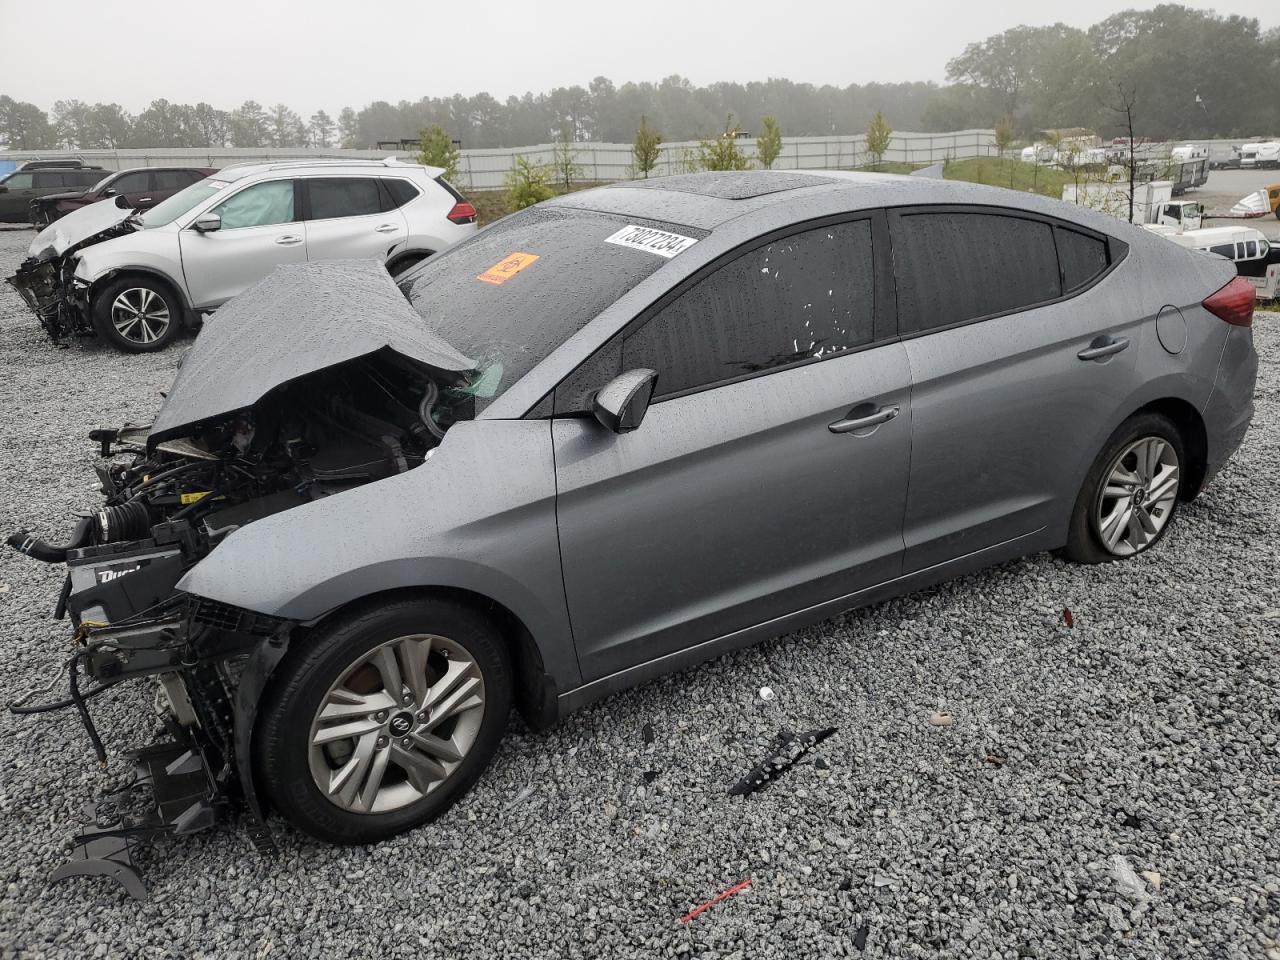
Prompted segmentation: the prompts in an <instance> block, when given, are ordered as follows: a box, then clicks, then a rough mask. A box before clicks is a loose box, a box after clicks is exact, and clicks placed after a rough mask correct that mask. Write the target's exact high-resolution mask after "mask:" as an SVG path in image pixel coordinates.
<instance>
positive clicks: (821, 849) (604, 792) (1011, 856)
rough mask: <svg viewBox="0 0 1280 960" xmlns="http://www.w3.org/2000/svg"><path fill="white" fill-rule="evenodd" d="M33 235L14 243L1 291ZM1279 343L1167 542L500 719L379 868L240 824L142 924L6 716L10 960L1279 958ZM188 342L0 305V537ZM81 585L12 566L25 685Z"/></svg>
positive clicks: (1279, 320)
mask: <svg viewBox="0 0 1280 960" xmlns="http://www.w3.org/2000/svg"><path fill="white" fill-rule="evenodd" d="M29 237H30V233H29V232H27V231H7V232H0V273H5V274H7V273H8V272H9V271H10V269H11V268H12V266H13V265H14V264H16V262H17V261H18V259H19V257H20V254H21V251H22V250H24V249H25V246H26V244H27V243H28V240H29ZM1278 324H1280V315H1275V314H1272V315H1270V316H1266V315H1263V316H1260V317H1259V319H1258V322H1257V324H1256V325H1255V328H1254V329H1255V331H1256V336H1257V340H1258V345H1259V352H1260V353H1261V354H1262V355H1263V358H1264V359H1263V364H1262V372H1261V379H1260V382H1259V386H1258V413H1257V418H1256V419H1255V421H1254V427H1253V430H1252V431H1251V432H1250V434H1249V436H1248V439H1247V440H1246V442H1245V445H1244V447H1243V448H1242V449H1241V451H1240V453H1239V454H1238V455H1237V456H1236V458H1235V460H1234V461H1233V462H1232V463H1231V464H1230V465H1229V466H1228V468H1227V469H1226V471H1225V472H1224V473H1223V474H1222V475H1221V476H1220V477H1219V478H1218V479H1217V480H1216V481H1215V482H1214V483H1213V484H1212V486H1211V487H1210V488H1209V489H1208V490H1206V491H1205V493H1204V494H1203V495H1202V496H1201V497H1200V498H1199V499H1198V500H1197V501H1196V502H1195V503H1193V504H1191V505H1190V506H1188V507H1186V508H1185V509H1184V510H1183V511H1182V513H1181V516H1180V518H1179V520H1178V522H1177V523H1176V524H1175V526H1174V528H1173V530H1172V531H1171V533H1170V535H1169V536H1168V537H1167V539H1166V540H1165V542H1164V543H1163V544H1162V545H1161V547H1160V548H1158V549H1157V550H1155V551H1154V552H1153V553H1150V554H1147V555H1144V556H1143V557H1141V558H1139V559H1137V560H1136V561H1130V562H1126V563H1122V564H1113V565H1109V566H1104V567H1092V568H1084V567H1076V566H1070V565H1067V564H1064V563H1061V562H1059V561H1057V560H1055V559H1053V558H1051V557H1049V556H1047V555H1038V556H1034V557H1030V558H1027V559H1024V560H1021V561H1018V562H1015V563H1010V564H1006V565H1004V566H1001V567H998V568H996V569H993V570H989V571H987V572H984V573H982V574H979V575H976V576H972V577H968V578H966V579H964V580H961V581H958V582H954V583H950V584H947V585H944V586H942V587H939V588H936V589H933V590H929V591H926V592H923V593H918V594H915V595H912V596H909V597H906V598H903V599H900V600H895V601H892V602H890V603H886V604H882V605H880V606H877V607H874V608H871V609H868V610H863V611H859V612H856V613H852V614H849V615H846V616H843V617H839V618H836V619H834V620H830V621H828V622H826V623H823V624H820V625H818V626H816V627H813V628H811V629H808V630H804V631H801V632H799V633H796V634H793V635H791V636H789V637H786V638H783V639H781V640H777V641H774V642H770V643H766V644H764V645H762V646H760V647H756V648H754V649H752V650H748V651H744V652H742V653H739V654H736V655H733V656H728V657H725V658H722V659H720V660H717V661H715V662H714V663H711V664H708V665H705V666H702V667H700V668H698V669H694V670H689V671H686V672H684V673H681V674H679V675H676V676H672V677H668V678H666V679H664V680H661V681H658V682H656V683H653V684H650V685H649V686H647V687H645V688H643V689H640V690H637V691H633V692H630V693H627V694H624V695H621V696H617V697H614V698H613V699H611V700H609V701H607V702H605V703H602V704H599V705H597V706H595V707H593V708H591V709H588V710H585V711H583V712H581V713H579V714H577V715H575V716H573V717H571V718H570V719H568V720H567V721H566V722H564V723H562V724H561V725H560V726H558V727H557V728H556V729H554V730H552V731H551V732H549V733H545V734H539V735H534V734H530V733H529V732H528V731H527V730H525V729H524V728H523V727H522V726H521V725H520V724H519V722H518V721H513V722H512V724H511V729H510V731H509V736H508V739H507V741H506V743H505V745H504V747H503V748H502V750H501V751H500V753H499V754H498V756H497V758H496V760H495V763H494V765H493V767H492V768H491V770H490V771H489V772H488V773H487V774H486V775H485V777H484V778H483V779H482V781H481V782H480V784H479V785H478V786H477V787H476V788H475V789H474V790H473V791H472V793H471V794H470V796H469V797H467V798H465V799H464V800H463V801H462V802H461V803H460V804H459V805H457V806H456V807H455V808H454V809H453V810H452V811H451V812H450V813H449V814H447V815H446V816H445V817H444V818H442V819H441V820H440V821H439V822H438V824H437V825H436V826H435V827H433V828H428V829H424V830H420V831H418V832H416V833H413V834H411V835H409V836H405V837H401V838H399V839H397V840H395V841H392V842H389V843H385V844H383V845H381V846H377V847H370V848H345V849H337V848H333V847H326V846H323V845H320V844H317V843H313V842H310V841H308V840H306V839H304V838H302V837H299V836H297V835H295V834H294V833H292V832H291V831H289V830H288V829H285V828H283V827H281V828H280V829H279V830H278V838H279V841H280V844H281V851H282V852H281V855H280V856H279V857H278V858H275V859H264V858H260V857H259V856H257V855H256V854H255V853H254V852H253V850H252V848H251V847H250V844H249V842H248V841H247V840H246V839H245V838H244V837H243V836H242V835H241V834H240V833H239V832H238V831H237V829H236V828H235V827H234V826H227V827H225V828H221V829H218V830H216V831H213V832H211V833H209V834H205V835H202V836H199V837H197V838H194V839H191V840H189V841H187V842H183V843H180V844H173V845H169V846H166V847H164V848H162V849H160V850H157V851H156V852H155V854H154V855H153V857H152V858H151V862H150V864H149V866H150V870H149V877H150V880H151V883H152V888H153V896H152V899H151V900H150V901H149V902H148V903H145V904H142V905H137V904H135V903H133V902H132V901H129V900H127V899H125V898H124V897H123V896H122V895H121V894H120V893H119V892H118V890H117V889H116V888H115V887H114V886H113V885H112V884H110V883H109V882H107V881H104V880H83V879H82V880H75V881H71V882H69V883H66V884H62V885H59V886H58V887H56V888H47V887H46V886H45V879H44V878H45V876H46V875H47V873H48V871H49V870H50V869H51V868H52V867H53V866H55V865H56V864H57V863H58V862H59V861H60V860H61V858H62V856H63V851H64V843H65V839H66V837H67V835H68V833H69V831H70V830H71V829H72V828H73V826H74V824H75V822H76V817H77V814H78V811H79V808H80V805H81V804H82V803H83V802H84V801H86V800H87V799H89V797H90V796H91V794H92V791H93V790H94V789H95V787H96V786H98V785H99V783H100V781H99V774H98V773H97V771H96V769H95V767H94V764H93V761H92V754H91V753H90V750H89V745H88V743H87V741H86V738H85V736H84V734H83V732H82V731H81V729H80V727H79V725H78V723H77V722H76V719H75V717H74V716H72V715H71V714H70V713H64V714H57V715H54V716H53V717H52V719H48V720H43V721H40V722H37V721H35V720H33V719H30V718H14V717H12V716H9V715H8V714H5V715H4V716H3V719H0V743H3V749H2V750H0V763H2V766H0V893H2V897H3V898H2V900H0V954H2V955H4V956H24V957H26V956H30V957H46V956H48V957H53V956H63V955H78V956H95V957H96V956H120V957H131V958H132V957H170V956H174V957H178V956H180V957H191V956H206V957H214V956H218V957H221V956H227V957H256V958H263V957H267V956H271V957H290V958H293V957H327V956H343V955H350V956H378V957H413V958H425V957H449V956H473V957H490V956H494V957H499V956H500V957H593V956H602V957H610V958H619V957H628V956H643V957H653V956H690V957H712V956H717V957H763V956H778V957H781V956H789V957H832V956H842V955H850V956H869V957H885V956H906V957H924V956H938V955H945V956H949V957H969V956H973V957H996V956H998V957H1011V958H1012V957H1046V958H1050V957H1051V958H1059V957H1095V956H1121V955H1122V956H1126V957H1130V956H1132V957H1213V958H1217V957H1230V958H1235V957H1240V958H1245V957H1249V958H1265V960H1277V958H1280V842H1278V841H1277V837H1280V804H1278V803H1277V801H1278V800H1280V755H1278V752H1277V745H1276V737H1277V734H1280V693H1278V691H1280V660H1278V659H1277V642H1276V638H1277V633H1280V583H1278V582H1277V569H1278V567H1277V559H1278V557H1280V538H1277V532H1278V531H1280V498H1277V497H1276V496H1275V490H1276V477H1277V476H1280V409H1278V405H1280V396H1278V394H1280V367H1278V366H1277V361H1276V357H1277V356H1278V355H1280V327H1278ZM185 346H186V345H185V344H184V343H180V344H178V345H175V346H174V347H172V348H170V349H169V350H168V351H166V352H165V353H163V354H161V355H159V356H153V357H124V356H121V355H118V354H116V353H113V352H111V351H109V350H105V349H102V348H99V347H96V346H94V345H76V346H73V347H71V348H70V349H69V350H55V349H54V348H52V347H51V346H50V345H49V344H48V343H47V342H45V340H44V339H43V337H42V336H41V335H40V334H39V333H38V331H37V329H36V327H35V325H34V323H33V321H32V320H31V319H30V318H29V317H28V316H26V315H24V313H23V311H22V309H21V307H20V304H19V302H18V300H17V298H16V297H15V296H14V295H13V293H12V291H10V290H8V289H7V288H4V289H0V364H2V365H3V367H2V368H3V374H4V376H3V380H2V381H0V405H2V407H3V409H4V411H5V427H4V436H5V439H6V443H5V448H6V456H5V458H4V459H3V461H0V488H2V489H3V490H4V491H5V496H4V497H3V502H2V503H0V530H5V531H7V530H9V529H12V528H14V527H16V526H18V525H19V524H30V525H32V526H33V527H35V528H37V529H39V530H42V531H50V532H56V531H60V530H64V529H67V527H68V522H67V518H68V516H69V511H71V510H73V509H75V508H77V507H79V506H82V505H86V504H91V503H93V502H94V499H95V495H94V487H95V481H94V479H93V476H92V473H91V470H90V467H91V464H92V460H93V458H92V452H93V451H92V449H91V445H90V444H89V443H88V442H87V441H86V440H85V439H84V433H85V431H86V430H87V429H89V428H90V427H93V426H97V425H99V424H115V423H118V422H120V421H122V420H126V419H130V418H132V419H134V420H141V419H143V418H145V417H147V416H149V415H150V413H151V411H152V410H153V409H154V406H155V404H156V402H157V391H158V390H161V389H163V388H164V387H165V386H166V385H167V384H168V382H169V380H170V377H171V375H172V374H173V371H174V368H175V364H176V362H177V360H178V357H179V356H180V355H181V353H182V351H183V350H184V349H185ZM60 579H61V574H60V572H59V571H58V570H57V569H54V568H50V567H46V566H44V565H42V564H38V563H34V562H30V561H26V560H24V559H23V558H20V557H18V556H17V555H16V554H13V553H12V552H9V551H5V552H4V553H3V554H0V604H2V608H3V610H4V612H5V616H4V622H3V625H2V626H0V651H2V652H3V660H2V661H0V685H2V686H3V690H4V693H5V699H9V698H11V697H12V696H14V695H16V694H18V693H19V692H21V691H25V690H26V689H28V688H29V687H30V686H31V685H32V684H33V682H35V681H37V680H39V681H41V682H44V680H45V679H46V678H47V677H48V676H49V671H50V670H51V669H52V668H53V667H54V665H55V664H56V663H58V662H59V661H60V659H61V658H62V657H64V656H65V652H66V649H67V644H68V637H67V633H66V630H65V628H64V625H61V624H58V623H55V622H53V621H52V620H50V619H49V609H50V607H51V605H52V602H53V599H54V596H55V594H56V592H57V589H58V586H59V584H60ZM1064 607H1069V608H1070V609H1071V611H1072V612H1073V613H1074V621H1075V626H1074V629H1069V628H1068V627H1067V626H1066V625H1065V623H1064V617H1063V615H1062V611H1063V608H1064ZM766 685H767V686H769V687H771V688H772V689H773V691H774V692H775V697H774V698H773V699H772V700H769V701H764V700H761V698H760V697H759V696H758V690H759V689H760V688H761V687H763V686H766ZM97 704H98V705H97V708H96V713H97V715H98V716H99V718H100V721H101V723H100V726H101V728H102V729H103V730H104V731H106V732H107V733H108V735H109V736H108V747H109V749H113V750H119V749H121V748H124V747H126V746H129V745H131V744H133V743H136V742H138V740H139V739H140V738H142V737H144V736H146V735H147V733H148V731H149V728H150V722H149V721H148V720H147V719H146V717H147V709H148V708H147V705H146V698H145V696H144V694H143V692H142V690H141V688H140V687H139V689H138V690H136V691H135V692H134V693H133V694H131V695H121V696H119V697H114V698H108V697H104V698H102V699H100V700H99V701H97ZM939 711H941V712H945V713H948V714H950V716H951V717H952V719H953V723H952V724H951V725H949V726H945V725H941V726H940V725H933V724H931V723H930V719H931V717H933V716H934V714H935V712H939ZM646 724H648V725H651V726H652V730H653V733H654V737H653V742H652V743H646V738H645V736H644V735H643V732H644V728H645V725H646ZM825 726H835V727H837V728H838V733H836V734H835V736H833V737H831V738H830V739H829V740H827V741H826V742H825V743H823V744H821V745H820V746H818V747H817V748H816V749H815V750H814V751H813V752H811V753H810V754H808V755H807V756H806V757H805V758H804V759H803V760H801V761H800V762H799V763H798V764H797V765H796V766H795V767H794V768H793V769H792V770H791V771H790V772H788V773H787V774H785V776H784V777H782V778H781V779H780V780H779V781H778V782H776V783H774V784H773V785H771V786H770V787H769V788H768V789H766V790H763V791H762V792H760V793H757V794H755V795H754V796H750V797H745V798H744V797H730V796H728V795H727V793H726V791H727V788H728V787H729V786H730V785H731V784H733V783H734V782H735V781H736V780H737V779H738V778H739V776H741V775H742V774H743V773H745V772H746V771H747V770H748V769H749V768H750V767H751V766H752V765H753V764H755V763H756V761H757V760H758V759H760V758H761V757H762V756H763V755H764V753H765V752H766V750H767V748H768V745H769V743H770V741H771V740H772V738H773V737H774V735H775V734H776V733H777V732H778V730H779V729H781V728H783V727H787V728H790V729H793V730H796V731H803V730H809V729H812V728H817V727H825ZM1130 870H1132V871H1133V873H1130V872H1129V871H1130ZM748 878H750V879H752V880H753V883H752V885H751V886H750V887H748V888H746V889H745V890H743V891H741V892H739V893H737V894H735V895H734V896H732V897H730V898H728V899H726V900H725V901H723V902H721V903H718V904H716V905H715V906H713V907H711V908H710V909H709V910H708V911H707V912H705V913H703V914H702V915H701V916H699V917H697V918H696V919H695V920H693V921H692V922H690V923H681V922H680V921H679V918H680V917H681V915H683V914H684V913H685V912H686V911H688V910H690V909H691V908H693V907H694V906H695V905H697V904H699V903H702V902H703V901H705V900H707V899H709V898H711V897H712V896H714V895H715V894H716V893H717V892H719V891H722V890H724V889H726V888H728V887H730V886H732V885H734V884H737V883H738V882H740V881H743V880H745V879H748Z"/></svg>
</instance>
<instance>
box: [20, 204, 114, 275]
mask: <svg viewBox="0 0 1280 960" xmlns="http://www.w3.org/2000/svg"><path fill="white" fill-rule="evenodd" d="M118 199H123V198H115V199H111V200H99V201H98V202H97V203H91V204H89V205H88V206H84V207H81V208H80V209H79V210H73V211H71V213H68V214H67V215H66V216H65V217H63V218H62V219H60V220H55V221H54V222H53V223H51V224H49V226H47V227H45V228H44V229H43V230H41V231H40V232H39V233H37V234H36V237H35V239H34V240H32V241H31V246H29V247H28V248H27V256H29V257H35V258H36V259H37V260H50V259H52V258H54V257H60V256H62V255H63V254H64V253H66V252H67V251H68V250H70V249H71V248H72V247H76V246H83V245H84V243H85V242H86V241H90V240H92V239H93V238H94V237H96V236H97V235H98V234H101V233H107V232H109V231H111V230H112V228H114V227H118V226H119V225H120V224H122V223H124V221H126V220H128V219H129V218H130V217H132V216H133V215H134V214H135V213H136V212H137V211H135V210H134V209H133V208H132V207H129V206H124V207H121V206H119V205H118V204H117V202H116V201H117V200H118Z"/></svg>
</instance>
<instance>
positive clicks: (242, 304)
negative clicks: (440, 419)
mask: <svg viewBox="0 0 1280 960" xmlns="http://www.w3.org/2000/svg"><path fill="white" fill-rule="evenodd" d="M95 206H96V205H95ZM382 350H390V351H391V352H393V353H396V354H399V355H400V356H401V357H404V358H406V359H408V360H410V361H413V362H415V363H418V364H422V365H423V366H425V367H430V368H435V369H437V370H441V371H446V372H450V373H457V372H462V371H466V370H473V369H475V367H476V363H475V361H473V360H471V359H468V358H467V357H465V356H463V355H462V354H461V353H459V352H458V351H457V350H455V349H454V348H453V347H452V346H450V345H449V344H448V343H447V342H445V341H444V340H443V339H442V338H441V337H439V336H437V335H436V334H434V333H432V332H431V330H429V329H428V328H427V327H426V325H425V324H424V323H423V320H422V318H421V317H420V316H419V315H418V314H417V313H416V312H415V311H414V309H413V308H412V307H411V306H409V303H408V301H407V300H405V298H404V296H403V295H402V294H401V293H400V291H399V289H398V288H397V287H396V285H395V283H394V281H392V279H391V277H390V275H389V274H388V273H387V271H386V268H385V267H383V265H382V264H380V263H378V262H377V261H374V260H327V261H320V262H316V263H301V264H292V265H287V266H281V267H277V268H276V270H275V272H274V273H272V274H271V275H270V276H269V277H267V278H266V279H265V280H263V281H261V282H260V283H258V284H257V285H255V286H253V287H250V288H249V289H248V290H246V291H245V292H244V293H242V294H240V295H239V296H238V297H235V298H234V299H232V300H231V301H229V302H228V303H227V304H226V305H225V306H223V307H222V308H221V309H220V310H219V311H218V312H217V313H216V314H214V315H213V316H212V317H210V318H209V319H208V320H207V321H206V322H205V326H204V329H203V330H202V331H201V333H200V336H199V337H197V338H196V342H195V344H194V345H193V346H192V347H191V349H190V351H189V352H188V353H187V355H186V358H185V359H184V361H183V363H182V367H181V369H179V371H178V376H177V378H176V379H175V380H174V382H173V387H172V389H170V391H169V395H168V397H167V398H166V400H165V402H164V405H163V406H162V407H161V408H160V412H159V415H158V416H157V417H156V420H155V423H154V424H153V425H152V427H151V433H150V436H149V437H148V439H147V445H148V448H149V449H155V447H156V445H157V444H158V443H160V442H162V441H164V440H167V439H170V438H172V437H177V436H181V435H184V434H186V433H189V432H190V431H191V430H192V429H193V428H195V427H197V426H199V425H201V424H205V423H208V422H209V421H211V420H213V419H216V418H219V417H225V416H228V415H230V414H233V413H236V412H237V411H240V410H245V409H248V408H249V407H252V406H253V405H254V404H256V403H257V402H258V401H259V400H261V399H262V398H263V397H265V396H266V395H267V394H268V393H270V392H271V391H273V390H276V389H278V388H282V387H285V386H287V385H288V384H290V383H292V382H294V381H296V380H298V379H299V378H302V377H306V376H309V375H311V374H314V373H316V372H318V371H321V370H326V369H329V368H332V367H336V366H338V365H340V364H343V363H347V362H349V361H352V360H356V359H359V358H361V357H367V356H370V355H372V354H374V353H377V352H379V351H382Z"/></svg>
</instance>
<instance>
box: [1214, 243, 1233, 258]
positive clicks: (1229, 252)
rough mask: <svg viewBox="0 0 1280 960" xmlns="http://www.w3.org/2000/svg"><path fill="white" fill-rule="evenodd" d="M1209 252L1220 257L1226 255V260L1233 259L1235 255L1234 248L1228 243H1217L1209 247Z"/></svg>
mask: <svg viewBox="0 0 1280 960" xmlns="http://www.w3.org/2000/svg"><path fill="white" fill-rule="evenodd" d="M1209 252H1210V253H1216V254H1217V255H1218V256H1220V257H1226V258H1227V259H1228V260H1234V259H1235V256H1236V248H1235V246H1233V245H1232V244H1230V243H1218V244H1214V245H1213V246H1212V247H1210V248H1209Z"/></svg>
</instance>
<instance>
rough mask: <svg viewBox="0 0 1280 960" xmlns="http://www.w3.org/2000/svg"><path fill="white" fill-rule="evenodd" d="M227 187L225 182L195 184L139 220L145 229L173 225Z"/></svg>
mask: <svg viewBox="0 0 1280 960" xmlns="http://www.w3.org/2000/svg"><path fill="white" fill-rule="evenodd" d="M226 186H227V181H225V180H201V181H199V182H198V183H193V184H192V185H191V186H189V187H187V188H186V189H185V190H179V191H178V192H177V193H175V194H174V195H173V196H172V197H170V198H169V199H168V200H162V201H161V202H160V203H157V204H156V205H155V206H154V207H152V208H151V209H150V210H148V211H147V212H146V213H144V214H143V215H142V216H140V217H139V218H138V222H139V223H141V224H142V225H143V226H144V227H148V228H150V227H163V226H164V225H165V224H167V223H173V221H175V220H177V219H178V218H179V217H180V216H182V215H183V214H184V213H186V212H187V211H188V210H190V209H192V208H193V207H195V206H196V205H197V204H200V203H202V202H204V201H205V200H208V199H209V198H210V197H212V196H213V195H214V194H215V193H217V192H218V191H219V190H221V189H223V188H224V187H226Z"/></svg>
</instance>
